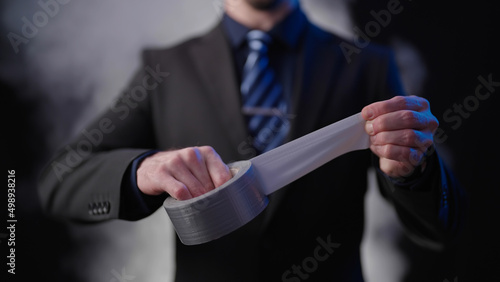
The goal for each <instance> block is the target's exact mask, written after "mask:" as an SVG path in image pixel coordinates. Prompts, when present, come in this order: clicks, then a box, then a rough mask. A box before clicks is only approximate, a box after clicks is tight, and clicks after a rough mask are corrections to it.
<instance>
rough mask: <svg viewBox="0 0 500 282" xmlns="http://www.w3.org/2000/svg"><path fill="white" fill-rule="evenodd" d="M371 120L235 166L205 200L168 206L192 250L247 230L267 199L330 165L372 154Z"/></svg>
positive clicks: (327, 130)
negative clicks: (352, 155)
mask: <svg viewBox="0 0 500 282" xmlns="http://www.w3.org/2000/svg"><path fill="white" fill-rule="evenodd" d="M364 124H365V121H364V120H363V118H361V114H360V113H358V114H355V115H352V116H350V117H347V118H345V119H343V120H341V121H338V122H336V123H334V124H331V125H329V126H326V127H323V128H321V129H319V130H317V131H314V132H312V133H310V134H307V135H305V136H303V137H301V138H298V139H296V140H293V141H291V142H289V143H286V144H284V145H282V146H280V147H277V148H275V149H273V150H271V151H269V152H266V153H264V154H262V155H259V156H257V157H255V158H253V159H251V160H249V161H240V162H235V163H232V164H229V167H230V168H231V171H232V172H234V173H233V175H234V176H233V178H232V179H231V180H229V181H228V182H226V183H225V184H224V185H222V186H220V187H218V188H216V189H214V190H212V191H210V192H208V193H206V194H203V195H201V196H199V197H196V198H193V199H189V200H185V201H177V200H175V199H173V198H167V199H166V200H165V202H164V204H163V206H164V208H165V210H166V211H167V213H168V215H169V217H170V219H171V221H172V223H173V225H174V228H175V231H176V232H177V235H178V236H179V238H180V240H181V241H182V242H183V243H184V244H186V245H196V244H202V243H205V242H208V241H211V240H214V239H217V238H220V237H222V236H224V235H226V234H229V233H230V232H232V231H234V230H236V229H237V228H239V227H241V226H243V225H244V224H246V223H247V222H249V221H250V220H252V219H253V218H254V217H256V216H257V215H258V214H259V213H261V212H262V211H263V210H264V208H265V207H266V206H267V204H268V202H269V200H268V198H267V195H269V194H271V193H273V192H275V191H276V190H278V189H280V188H282V187H284V186H285V185H287V184H289V183H291V182H292V181H295V180H296V179H298V178H300V177H302V176H304V175H305V174H307V173H309V172H311V171H313V170H315V169H316V168H318V167H320V166H322V165H323V164H325V163H326V162H328V161H330V160H332V159H334V158H336V157H338V156H340V155H342V154H344V153H347V152H350V151H354V150H362V149H367V148H368V147H369V144H370V142H369V137H368V135H367V134H366V133H365V130H364Z"/></svg>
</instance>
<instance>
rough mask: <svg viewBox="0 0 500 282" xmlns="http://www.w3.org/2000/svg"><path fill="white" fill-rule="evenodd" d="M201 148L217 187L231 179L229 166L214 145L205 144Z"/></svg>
mask: <svg viewBox="0 0 500 282" xmlns="http://www.w3.org/2000/svg"><path fill="white" fill-rule="evenodd" d="M200 150H201V151H202V154H203V155H204V157H205V164H206V167H207V169H208V173H209V174H210V177H211V179H212V183H213V184H214V186H215V187H219V186H221V185H222V184H224V183H226V182H227V181H228V180H229V179H231V177H232V175H231V172H230V171H229V167H228V166H227V165H226V164H225V163H224V162H223V161H222V159H221V157H220V156H219V154H217V152H216V151H215V150H214V149H213V148H212V147H210V146H204V147H200Z"/></svg>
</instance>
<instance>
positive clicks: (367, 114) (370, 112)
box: [365, 109, 373, 120]
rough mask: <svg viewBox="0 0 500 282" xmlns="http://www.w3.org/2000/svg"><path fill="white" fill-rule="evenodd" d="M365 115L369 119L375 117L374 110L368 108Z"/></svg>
mask: <svg viewBox="0 0 500 282" xmlns="http://www.w3.org/2000/svg"><path fill="white" fill-rule="evenodd" d="M365 117H366V118H367V119H368V120H371V119H372V118H373V111H372V110H371V109H367V110H365Z"/></svg>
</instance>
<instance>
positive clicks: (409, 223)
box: [39, 0, 462, 281]
mask: <svg viewBox="0 0 500 282" xmlns="http://www.w3.org/2000/svg"><path fill="white" fill-rule="evenodd" d="M255 31H256V32H255ZM250 34H252V36H255V37H259V36H260V37H259V38H260V39H258V42H257V43H255V41H252V40H253V39H252V38H251V36H249V35H250ZM252 42H254V43H252ZM342 42H344V41H343V40H341V39H340V38H338V37H336V36H335V35H333V34H330V33H328V32H325V31H323V30H321V29H319V28H318V27H316V26H314V25H313V24H311V23H310V22H309V21H308V20H307V18H306V16H305V15H304V14H303V12H302V11H301V9H300V7H299V5H298V3H296V1H293V0H283V1H280V0H241V1H238V0H227V1H226V13H225V15H224V17H223V19H222V21H221V22H220V23H219V24H218V25H217V26H216V27H215V28H214V29H212V30H211V31H210V32H208V33H207V34H206V35H203V36H201V37H197V38H193V39H190V40H188V41H186V42H183V43H181V44H179V45H176V46H174V47H171V48H168V49H161V50H146V51H144V52H143V67H141V70H140V71H139V72H138V73H137V74H136V76H135V77H134V79H133V80H132V81H131V84H130V86H129V87H128V88H127V90H126V91H125V92H124V93H123V94H122V95H121V96H120V98H119V99H117V100H116V102H115V103H114V104H113V105H112V106H111V107H110V108H109V110H107V111H106V112H105V113H103V115H101V116H100V117H98V118H97V119H96V120H95V121H94V122H93V123H91V124H90V125H89V126H88V127H86V128H85V129H84V130H83V131H82V134H80V136H78V137H77V138H76V139H75V140H74V141H73V142H72V143H71V144H69V145H67V146H65V147H64V148H62V149H61V151H60V152H59V153H58V154H57V155H56V156H55V158H54V159H53V160H52V161H51V162H50V164H49V165H48V166H47V168H46V169H45V170H44V172H43V173H42V176H41V182H40V189H39V191H40V197H41V200H42V203H43V206H44V208H45V210H46V211H47V212H48V213H49V214H52V215H54V216H60V217H65V218H69V219H72V220H76V221H86V222H100V221H104V220H110V219H124V220H139V219H141V218H144V217H146V216H148V215H150V214H151V213H153V212H154V211H155V210H157V209H158V208H160V207H161V204H162V202H163V200H164V199H165V198H166V196H167V195H168V194H169V195H170V196H172V197H174V198H177V199H179V200H183V199H188V198H191V197H196V196H198V195H201V194H203V193H205V192H207V191H209V190H211V189H214V188H215V187H217V186H219V185H221V184H222V183H224V182H225V181H227V180H228V179H230V177H231V175H230V172H229V170H228V168H227V166H226V163H229V162H231V161H236V160H243V159H248V158H251V157H253V156H255V155H256V154H260V153H262V152H264V151H266V150H268V149H270V148H269V146H267V145H269V144H271V143H272V142H271V141H270V142H268V143H265V142H264V143H265V144H264V145H263V144H262V142H260V143H259V142H257V141H259V138H260V137H259V133H258V132H254V131H253V129H251V127H249V126H248V124H249V123H251V120H252V119H253V118H255V117H256V116H259V115H262V114H259V113H258V112H257V113H256V112H255V111H254V112H252V111H251V110H248V109H254V107H253V106H252V105H251V106H247V103H248V100H249V98H248V97H249V96H248V95H250V94H248V93H247V91H248V92H252V91H250V89H252V87H250V86H248V85H251V83H250V82H248V83H249V84H248V85H246V83H247V82H246V81H247V80H248V81H249V76H250V77H251V75H250V74H251V73H252V70H253V68H254V67H256V66H257V67H258V68H261V69H266V72H267V74H265V75H260V74H259V75H256V76H254V77H253V82H256V81H258V80H259V77H260V78H267V79H268V80H267V82H266V80H265V79H262V80H263V82H262V83H268V85H274V83H277V84H276V85H280V86H276V87H277V88H276V89H278V90H279V91H278V90H276V91H275V92H276V93H280V94H279V95H278V96H279V97H278V96H276V97H277V98H276V99H280V101H285V102H279V103H282V104H279V103H278V104H276V105H278V106H276V107H274V108H273V110H272V111H270V112H275V111H274V110H275V109H279V114H278V117H279V118H278V119H275V123H274V125H273V131H275V133H276V134H275V135H276V136H281V137H282V140H280V142H279V143H280V144H281V143H283V142H285V141H286V140H291V139H295V138H297V137H300V136H302V135H305V134H307V133H309V132H311V131H314V130H316V129H319V128H321V127H323V126H326V125H328V124H331V123H333V122H335V121H338V120H340V119H342V118H345V117H347V116H349V115H352V114H355V113H357V112H359V111H362V115H363V118H364V119H366V120H367V122H366V131H367V133H368V134H369V135H370V140H371V147H370V150H362V151H356V152H351V153H348V154H345V155H343V156H341V157H339V158H337V159H335V160H332V161H330V162H328V163H327V164H326V165H324V166H322V167H320V168H318V169H317V170H315V171H313V172H312V173H310V174H308V175H306V176H304V177H302V178H300V179H299V180H297V181H295V182H293V183H292V184H290V185H288V187H286V188H284V189H281V190H279V191H277V192H276V193H274V194H272V195H271V197H270V204H269V206H268V207H267V209H266V210H265V211H264V212H263V213H261V214H260V215H259V216H258V217H257V218H255V219H254V220H252V221H251V222H250V223H248V224H246V225H245V226H243V227H242V228H240V229H238V230H236V231H235V232H233V233H231V234H229V235H227V236H224V237H222V238H220V239H217V240H215V241H212V242H209V243H206V244H202V245H198V246H185V245H183V244H182V243H180V242H179V241H177V244H176V281H303V280H306V279H307V280H308V281H332V280H335V281H362V280H363V278H362V271H361V265H360V255H359V247H360V241H361V237H362V231H363V216H364V214H363V213H364V208H363V205H364V195H365V191H366V182H367V178H366V172H367V169H368V167H369V166H370V165H374V166H375V167H376V170H377V176H378V180H379V186H380V189H381V192H382V194H383V195H384V196H386V197H387V198H388V199H389V200H390V201H391V202H392V203H393V205H394V207H395V209H396V211H397V213H398V215H399V217H400V219H401V221H402V222H403V224H404V225H405V227H406V229H407V231H408V234H410V236H411V237H412V238H413V239H415V241H417V242H419V243H421V244H423V245H426V246H431V247H434V248H442V247H445V246H446V245H447V244H448V243H450V242H452V241H453V238H454V237H455V236H456V233H457V230H458V226H459V218H460V217H459V215H460V211H461V210H462V202H461V201H460V198H461V197H460V193H461V192H460V190H459V188H458V186H457V185H456V183H455V181H454V179H453V177H452V175H451V174H450V173H449V171H448V170H447V169H446V167H445V166H444V164H443V162H442V161H441V160H440V158H439V156H438V155H437V153H436V152H435V150H434V146H433V141H432V135H433V132H434V131H435V129H436V128H437V125H438V122H437V119H436V118H435V117H434V116H433V115H432V114H431V112H430V108H429V103H428V102H427V101H426V100H425V99H423V98H420V97H403V96H402V95H404V91H403V90H402V87H401V84H400V81H399V78H398V75H397V70H396V67H395V63H394V59H393V57H392V54H391V52H390V51H389V50H387V49H385V48H382V47H377V46H367V47H365V48H363V49H362V50H361V51H360V52H357V53H356V54H351V55H350V56H349V60H347V58H346V56H345V50H344V49H342V48H341V43H342ZM252 44H253V45H252ZM264 45H265V47H263V46H264ZM256 50H258V51H256ZM262 50H265V51H262ZM252 53H253V54H255V56H254V58H253V60H254V64H251V63H249V61H251V60H252V59H250V58H251V57H252V56H253V55H251V54H252ZM264 53H265V56H266V57H265V59H258V58H260V57H259V56H260V55H262V54H264ZM255 62H257V63H255ZM268 68H269V69H268ZM271 69H272V71H271ZM278 83H279V84H278ZM245 85H246V86H245ZM260 85H262V84H260ZM258 87H259V86H255V87H254V88H258ZM266 87H267V86H266ZM274 87H275V86H273V88H272V89H275V88H274ZM267 88H270V87H267ZM275 92H273V91H269V93H267V92H265V91H264V92H263V93H267V94H266V95H264V96H265V97H267V96H269V97H270V95H274V94H272V93H275ZM394 96H398V97H394ZM392 97H394V98H392ZM282 105H284V106H283V107H282ZM254 110H255V109H254ZM268 112H269V111H268ZM271 115H272V114H271ZM258 118H259V119H261V120H262V119H265V118H272V117H268V114H265V115H264V117H258ZM283 132H285V133H283ZM273 136H274V135H273ZM276 136H274V137H276ZM274 137H273V138H274ZM273 140H276V139H273ZM273 142H274V141H273ZM198 146H200V147H198Z"/></svg>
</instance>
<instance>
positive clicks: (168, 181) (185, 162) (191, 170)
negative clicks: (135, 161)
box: [137, 146, 232, 200]
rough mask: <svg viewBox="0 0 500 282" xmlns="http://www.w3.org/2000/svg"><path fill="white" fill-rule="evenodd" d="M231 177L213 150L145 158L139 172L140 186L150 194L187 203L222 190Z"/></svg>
mask: <svg viewBox="0 0 500 282" xmlns="http://www.w3.org/2000/svg"><path fill="white" fill-rule="evenodd" d="M231 177H232V176H231V172H230V171H229V168H228V167H227V165H226V164H224V162H223V161H222V160H221V158H220V156H219V154H217V152H215V150H214V149H213V148H212V147H208V146H204V147H190V148H185V149H181V150H174V151H165V152H159V153H156V154H154V155H151V156H149V157H147V158H146V159H144V160H143V161H142V163H141V164H140V166H139V168H138V169H137V186H138V187H139V189H140V190H141V191H142V192H143V193H144V194H147V195H159V194H161V193H164V192H167V193H168V194H169V195H170V196H172V197H173V198H175V199H177V200H187V199H191V198H193V197H197V196H200V195H202V194H204V193H206V192H208V191H210V190H213V189H215V188H216V187H219V186H220V185H222V184H224V183H225V182H226V181H228V180H229V179H231Z"/></svg>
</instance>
